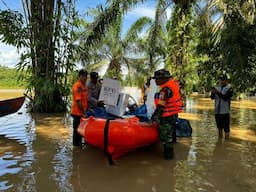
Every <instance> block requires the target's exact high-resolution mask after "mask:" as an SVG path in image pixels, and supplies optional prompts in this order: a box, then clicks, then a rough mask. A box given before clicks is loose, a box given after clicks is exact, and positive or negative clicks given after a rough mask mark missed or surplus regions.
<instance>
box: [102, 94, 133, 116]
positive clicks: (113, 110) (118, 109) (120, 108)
mask: <svg viewBox="0 0 256 192" xmlns="http://www.w3.org/2000/svg"><path fill="white" fill-rule="evenodd" d="M129 97H130V95H129V94H125V93H120V94H119V97H118V99H117V105H116V106H113V105H107V106H106V111H107V112H108V113H109V114H112V115H115V116H118V117H121V116H123V115H124V113H125V111H126V107H127V105H128V101H129Z"/></svg>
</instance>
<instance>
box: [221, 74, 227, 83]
mask: <svg viewBox="0 0 256 192" xmlns="http://www.w3.org/2000/svg"><path fill="white" fill-rule="evenodd" d="M219 80H222V81H225V80H228V77H227V75H225V74H224V75H221V76H220V78H219Z"/></svg>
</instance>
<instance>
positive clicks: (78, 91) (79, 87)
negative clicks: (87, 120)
mask: <svg viewBox="0 0 256 192" xmlns="http://www.w3.org/2000/svg"><path fill="white" fill-rule="evenodd" d="M72 95H73V99H72V109H71V114H72V115H76V116H83V115H85V111H81V110H80V108H79V106H78V104H77V101H79V100H80V102H81V104H82V106H83V108H84V110H87V109H88V99H87V96H88V88H87V86H86V85H85V84H83V82H82V81H81V80H78V81H76V82H75V83H74V85H73V87H72Z"/></svg>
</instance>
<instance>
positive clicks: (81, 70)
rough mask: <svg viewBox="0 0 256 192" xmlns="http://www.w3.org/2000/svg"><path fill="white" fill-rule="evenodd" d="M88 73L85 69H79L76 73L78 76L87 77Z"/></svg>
mask: <svg viewBox="0 0 256 192" xmlns="http://www.w3.org/2000/svg"><path fill="white" fill-rule="evenodd" d="M87 74H88V72H87V71H86V70H85V69H80V70H79V72H78V76H79V77H80V76H87Z"/></svg>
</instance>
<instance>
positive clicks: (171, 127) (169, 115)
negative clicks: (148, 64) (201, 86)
mask: <svg viewBox="0 0 256 192" xmlns="http://www.w3.org/2000/svg"><path fill="white" fill-rule="evenodd" d="M153 78H154V79H155V81H156V84H157V85H159V86H160V87H161V90H160V93H159V98H158V100H157V101H156V100H155V104H156V105H157V108H156V110H155V112H154V113H153V115H152V118H151V119H152V121H155V122H156V123H158V124H159V138H160V140H161V142H162V143H163V147H164V158H165V159H172V158H173V146H172V143H173V142H175V141H176V134H175V126H176V120H177V116H178V112H179V111H180V109H179V106H180V103H181V101H180V95H179V87H178V84H176V81H174V80H173V79H172V78H171V75H170V73H169V71H167V70H165V69H160V70H158V71H156V72H155V73H154V77H153ZM176 103H177V104H176Z"/></svg>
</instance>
